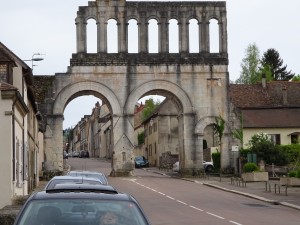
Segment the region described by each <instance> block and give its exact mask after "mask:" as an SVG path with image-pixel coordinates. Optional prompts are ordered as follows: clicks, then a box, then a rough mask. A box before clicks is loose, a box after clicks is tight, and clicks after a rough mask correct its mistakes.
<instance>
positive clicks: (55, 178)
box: [49, 175, 99, 182]
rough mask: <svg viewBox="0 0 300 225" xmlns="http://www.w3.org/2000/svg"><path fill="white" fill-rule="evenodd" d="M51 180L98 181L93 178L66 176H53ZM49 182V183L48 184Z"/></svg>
mask: <svg viewBox="0 0 300 225" xmlns="http://www.w3.org/2000/svg"><path fill="white" fill-rule="evenodd" d="M52 180H95V181H99V180H98V179H96V178H94V177H82V176H76V177H75V176H68V175H64V176H55V177H52V179H51V180H50V181H52ZM50 181H49V182H50Z"/></svg>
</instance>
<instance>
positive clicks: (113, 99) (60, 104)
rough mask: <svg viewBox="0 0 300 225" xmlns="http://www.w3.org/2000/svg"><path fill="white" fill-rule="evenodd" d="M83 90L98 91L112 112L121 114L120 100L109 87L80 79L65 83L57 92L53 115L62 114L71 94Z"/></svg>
mask: <svg viewBox="0 0 300 225" xmlns="http://www.w3.org/2000/svg"><path fill="white" fill-rule="evenodd" d="M84 91H91V92H96V93H99V94H100V95H101V96H103V97H104V98H105V99H106V100H107V102H106V103H108V104H109V106H110V109H111V111H112V114H116V115H118V114H121V112H122V107H121V105H120V102H119V100H118V98H117V96H116V95H115V94H114V92H113V91H112V90H111V89H110V88H109V87H107V86H105V85H104V84H101V83H98V82H95V81H80V82H77V83H72V84H69V85H67V86H66V87H64V88H63V89H62V90H61V91H60V92H59V93H57V95H56V96H55V102H54V104H53V115H61V114H63V111H64V109H65V107H66V105H67V104H68V103H69V101H70V100H72V96H75V95H76V94H77V93H78V92H84ZM106 100H104V101H106Z"/></svg>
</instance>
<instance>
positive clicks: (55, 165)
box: [44, 115, 64, 173]
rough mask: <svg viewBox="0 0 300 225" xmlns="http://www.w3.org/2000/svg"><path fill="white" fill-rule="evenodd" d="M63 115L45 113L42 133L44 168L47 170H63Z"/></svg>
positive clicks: (57, 171) (56, 171)
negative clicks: (45, 124)
mask: <svg viewBox="0 0 300 225" xmlns="http://www.w3.org/2000/svg"><path fill="white" fill-rule="evenodd" d="M63 120H64V116H63V115H47V129H46V132H45V133H44V149H45V169H46V171H47V172H55V173H59V172H62V171H63V136H62V132H63V127H62V125H63Z"/></svg>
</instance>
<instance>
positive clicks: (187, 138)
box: [178, 113, 202, 175]
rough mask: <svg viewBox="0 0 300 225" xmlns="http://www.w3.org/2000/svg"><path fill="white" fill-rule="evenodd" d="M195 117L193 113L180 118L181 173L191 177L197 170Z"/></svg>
mask: <svg viewBox="0 0 300 225" xmlns="http://www.w3.org/2000/svg"><path fill="white" fill-rule="evenodd" d="M194 117H195V116H194V114H192V113H188V114H183V115H181V116H179V117H178V127H179V137H181V138H179V148H180V149H179V159H180V164H181V168H182V171H181V172H182V173H184V174H189V175H191V174H192V173H193V170H194V169H195V150H196V149H195V135H194ZM198 160H199V159H198ZM200 165H202V164H200Z"/></svg>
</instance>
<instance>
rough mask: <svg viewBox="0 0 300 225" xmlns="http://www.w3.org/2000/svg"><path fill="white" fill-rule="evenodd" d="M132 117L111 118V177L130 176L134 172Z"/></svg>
mask: <svg viewBox="0 0 300 225" xmlns="http://www.w3.org/2000/svg"><path fill="white" fill-rule="evenodd" d="M133 119H134V115H132V116H129V115H114V116H113V126H112V127H113V141H112V143H113V146H112V171H111V174H110V175H111V176H117V177H119V176H130V175H132V171H133V170H134V158H133V148H134V146H133V143H134V141H133V134H134V128H133V126H132V124H133Z"/></svg>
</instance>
